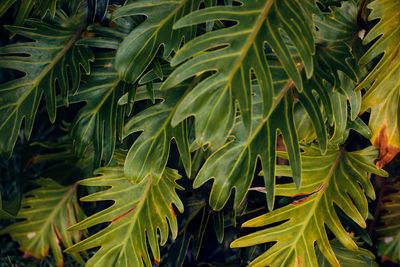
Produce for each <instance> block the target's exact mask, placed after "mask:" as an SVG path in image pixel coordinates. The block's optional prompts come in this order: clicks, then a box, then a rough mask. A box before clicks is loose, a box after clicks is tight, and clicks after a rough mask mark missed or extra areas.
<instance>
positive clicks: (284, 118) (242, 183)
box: [193, 82, 301, 210]
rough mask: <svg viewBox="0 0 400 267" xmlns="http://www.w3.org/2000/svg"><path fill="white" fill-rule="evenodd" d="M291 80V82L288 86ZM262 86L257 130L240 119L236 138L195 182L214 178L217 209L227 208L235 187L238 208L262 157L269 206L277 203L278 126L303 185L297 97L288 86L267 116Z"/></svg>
mask: <svg viewBox="0 0 400 267" xmlns="http://www.w3.org/2000/svg"><path fill="white" fill-rule="evenodd" d="M290 84H291V83H290V82H288V85H290ZM257 88H258V87H254V89H255V97H257V96H258V101H257V102H254V111H255V112H254V113H255V116H254V119H253V124H252V125H253V130H252V134H251V135H250V136H248V135H247V133H246V130H245V127H244V125H243V123H242V121H239V122H237V124H236V125H235V128H234V130H233V132H232V134H233V136H235V138H234V139H233V140H232V141H229V142H228V143H226V144H225V145H223V146H222V147H221V148H220V149H218V150H217V151H216V152H214V153H213V154H212V155H211V156H210V157H209V158H208V159H207V161H206V162H205V163H204V165H203V167H202V168H201V169H200V171H199V172H198V174H197V176H196V178H195V181H194V183H193V187H194V188H198V187H200V186H201V185H203V184H204V183H205V182H207V181H208V180H210V179H214V184H213V188H212V190H211V195H210V200H209V201H210V206H211V207H213V208H214V209H216V210H220V209H222V208H223V207H224V205H225V203H226V202H227V201H228V199H229V196H230V194H231V191H232V189H235V199H234V207H235V208H236V207H238V206H239V205H240V203H241V202H242V201H243V199H244V197H245V195H246V193H247V191H248V189H249V187H250V184H251V182H252V180H253V176H254V172H255V167H256V162H257V159H258V158H260V159H261V166H262V168H263V170H264V182H265V187H266V195H267V201H268V207H269V208H270V209H272V208H273V205H274V185H275V175H274V172H275V149H276V137H277V132H278V129H279V131H280V132H281V133H282V135H283V139H284V142H285V145H286V149H287V151H289V156H290V159H289V160H290V162H291V164H292V169H293V173H294V177H295V178H294V180H295V182H296V185H297V186H299V185H300V172H301V166H300V148H299V143H298V141H297V134H296V129H295V125H294V120H293V98H292V95H291V92H290V91H288V89H287V88H286V89H283V90H282V92H286V93H285V94H282V95H281V97H282V100H281V101H279V102H278V103H279V104H277V106H276V108H274V112H273V113H272V114H271V115H270V116H269V117H267V118H263V117H262V105H263V104H262V100H261V99H260V98H261V97H260V96H259V91H258V90H257Z"/></svg>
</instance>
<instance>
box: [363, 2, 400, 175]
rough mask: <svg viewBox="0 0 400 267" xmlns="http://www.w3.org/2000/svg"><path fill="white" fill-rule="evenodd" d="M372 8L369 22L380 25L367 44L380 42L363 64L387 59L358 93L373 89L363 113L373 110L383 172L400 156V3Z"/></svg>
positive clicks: (374, 141) (372, 122) (377, 4)
mask: <svg viewBox="0 0 400 267" xmlns="http://www.w3.org/2000/svg"><path fill="white" fill-rule="evenodd" d="M368 7H369V8H370V9H372V11H371V14H370V16H369V20H375V19H380V21H379V22H378V23H377V24H376V25H375V26H374V27H373V28H372V30H371V31H370V32H369V33H368V34H367V35H366V36H365V39H364V44H369V43H371V42H372V41H374V40H375V39H377V38H378V37H379V39H378V40H377V41H376V42H375V43H374V44H373V45H372V46H371V47H370V48H369V49H368V51H367V52H366V53H365V54H364V55H363V56H362V58H361V59H360V61H359V64H361V65H364V64H366V63H368V62H370V61H372V60H373V59H374V58H376V57H378V56H380V55H381V54H383V56H382V58H381V59H380V60H379V63H378V64H377V65H376V66H375V68H374V69H373V70H372V71H371V72H370V73H369V74H368V76H367V77H366V78H365V79H364V80H363V81H362V82H361V83H360V84H359V85H358V86H357V88H356V89H358V90H361V89H363V88H368V87H369V86H370V85H371V86H370V87H369V89H368V90H367V92H366V93H365V95H364V96H363V102H362V106H361V111H362V112H365V111H366V110H367V109H369V108H371V118H370V122H369V127H370V128H371V130H372V138H371V142H372V144H373V145H374V146H375V147H378V148H380V151H381V153H380V156H379V160H378V161H377V163H376V166H377V167H378V168H382V167H383V166H385V165H386V164H387V163H388V162H390V161H391V160H392V159H393V158H394V157H395V156H396V154H397V153H399V152H400V130H399V129H400V104H399V103H400V80H399V79H398V77H399V76H400V53H399V52H400V21H399V19H398V18H399V16H400V2H399V1H390V0H380V1H373V2H372V3H370V4H369V5H368Z"/></svg>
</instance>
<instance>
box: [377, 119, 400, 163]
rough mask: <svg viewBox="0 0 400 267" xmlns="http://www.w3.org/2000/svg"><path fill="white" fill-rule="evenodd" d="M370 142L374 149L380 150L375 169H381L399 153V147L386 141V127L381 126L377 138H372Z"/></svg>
mask: <svg viewBox="0 0 400 267" xmlns="http://www.w3.org/2000/svg"><path fill="white" fill-rule="evenodd" d="M371 142H372V144H373V145H374V146H375V147H377V148H379V149H380V154H379V158H378V161H377V162H376V167H377V168H378V169H382V168H383V167H384V166H385V165H386V164H388V163H389V162H390V161H392V159H393V158H394V157H395V156H396V155H397V153H399V152H400V147H398V146H396V145H393V144H391V143H390V142H389V141H388V135H387V130H386V125H383V127H382V128H381V129H380V131H379V135H378V136H376V135H375V136H374V137H372V139H371Z"/></svg>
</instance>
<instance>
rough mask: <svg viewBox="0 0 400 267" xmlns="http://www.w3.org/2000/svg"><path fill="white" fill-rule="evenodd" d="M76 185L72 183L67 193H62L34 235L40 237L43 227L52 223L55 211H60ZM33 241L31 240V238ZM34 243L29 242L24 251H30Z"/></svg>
mask: <svg viewBox="0 0 400 267" xmlns="http://www.w3.org/2000/svg"><path fill="white" fill-rule="evenodd" d="M77 187H78V184H77V183H75V184H74V185H72V187H71V188H70V189H69V190H68V191H67V193H66V194H65V195H64V197H63V198H62V199H61V200H60V202H59V203H58V204H57V206H55V207H54V208H53V211H52V212H51V213H50V215H49V216H48V217H47V218H46V220H45V223H44V224H43V226H42V227H41V228H40V230H39V233H40V234H36V236H35V237H42V236H43V231H44V229H47V228H48V227H49V226H48V225H49V224H50V223H53V221H54V217H55V215H56V214H57V213H59V212H60V211H61V207H62V206H63V205H64V203H65V202H66V201H67V199H69V198H70V196H71V195H72V194H73V193H75V191H76V189H77ZM32 241H33V240H32ZM34 244H35V242H31V243H30V244H29V246H28V247H27V248H26V251H30V250H31V248H32V246H33V245H34Z"/></svg>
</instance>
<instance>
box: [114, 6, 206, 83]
mask: <svg viewBox="0 0 400 267" xmlns="http://www.w3.org/2000/svg"><path fill="white" fill-rule="evenodd" d="M202 2H205V3H210V2H213V1H210V0H206V1H203V0H193V1H190V0H173V1H165V0H164V1H154V0H139V1H135V2H133V3H129V4H127V5H125V6H123V7H121V8H119V9H117V10H116V11H115V12H114V13H113V14H112V18H113V19H117V18H121V17H126V16H135V15H144V16H146V20H145V21H144V22H143V23H142V24H141V25H139V26H138V27H136V28H135V29H133V30H132V32H131V33H130V34H129V35H128V36H127V37H126V38H125V39H124V41H123V42H122V44H121V46H120V47H119V48H118V51H117V56H116V61H115V66H116V69H117V70H118V73H119V75H120V77H121V78H122V79H123V80H125V81H127V82H130V83H134V82H135V81H137V79H138V78H139V77H140V76H141V75H142V74H143V73H144V71H145V70H146V68H147V67H148V66H149V65H150V63H151V62H152V60H153V58H154V57H155V56H156V54H157V51H158V50H159V48H160V47H161V46H163V47H164V53H163V57H164V58H167V57H168V56H169V55H170V54H171V52H172V51H173V50H174V51H178V49H179V47H180V45H181V42H182V41H183V40H184V41H185V42H187V41H189V40H191V39H192V38H193V37H194V36H195V34H196V28H195V27H190V28H188V29H183V30H182V29H179V30H176V29H172V25H173V24H174V23H175V22H176V21H177V20H178V19H180V18H181V17H183V16H184V15H186V14H188V13H190V12H191V11H193V10H196V9H198V8H199V7H200V3H202Z"/></svg>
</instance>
